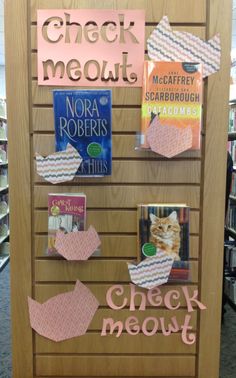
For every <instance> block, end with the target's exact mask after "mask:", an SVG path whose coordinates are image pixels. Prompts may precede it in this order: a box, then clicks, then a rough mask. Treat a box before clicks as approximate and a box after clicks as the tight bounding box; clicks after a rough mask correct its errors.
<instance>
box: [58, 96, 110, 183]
mask: <svg viewBox="0 0 236 378" xmlns="http://www.w3.org/2000/svg"><path fill="white" fill-rule="evenodd" d="M53 108H54V126H55V138H56V151H62V150H65V149H66V146H67V143H70V144H71V145H72V146H74V147H75V148H76V149H77V150H78V152H79V153H80V155H81V157H82V159H83V161H82V163H81V165H80V167H79V169H78V171H77V174H76V175H77V176H109V175H111V170H112V128H111V123H112V120H111V90H54V91H53Z"/></svg>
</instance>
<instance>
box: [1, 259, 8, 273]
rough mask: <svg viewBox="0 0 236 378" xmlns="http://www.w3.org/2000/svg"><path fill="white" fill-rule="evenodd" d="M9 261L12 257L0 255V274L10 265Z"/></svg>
mask: <svg viewBox="0 0 236 378" xmlns="http://www.w3.org/2000/svg"><path fill="white" fill-rule="evenodd" d="M9 260H10V255H5V256H1V255H0V272H1V270H3V269H4V267H5V266H6V265H7V264H8V262H9Z"/></svg>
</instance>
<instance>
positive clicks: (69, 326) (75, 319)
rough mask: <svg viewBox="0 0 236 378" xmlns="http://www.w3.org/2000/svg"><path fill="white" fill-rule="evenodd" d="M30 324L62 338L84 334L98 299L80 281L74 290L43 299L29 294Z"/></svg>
mask: <svg viewBox="0 0 236 378" xmlns="http://www.w3.org/2000/svg"><path fill="white" fill-rule="evenodd" d="M28 305H29V316H30V325H31V327H32V328H33V329H34V330H35V331H36V332H37V333H38V334H39V335H41V336H44V337H47V338H48V339H50V340H53V341H62V340H66V339H70V338H72V337H76V336H81V335H84V334H85V333H86V331H87V329H88V327H89V324H90V323H91V321H92V319H93V316H94V315H95V312H96V311H97V309H98V306H99V303H98V301H97V299H96V298H95V296H94V295H93V294H92V293H91V291H90V290H89V289H88V288H87V287H86V286H85V285H83V284H82V283H81V282H80V281H77V282H76V285H75V287H74V290H73V291H69V292H67V293H63V294H59V295H56V296H55V297H52V298H50V299H48V300H47V301H46V302H44V303H42V304H41V303H38V302H37V301H35V300H33V299H31V298H30V297H28Z"/></svg>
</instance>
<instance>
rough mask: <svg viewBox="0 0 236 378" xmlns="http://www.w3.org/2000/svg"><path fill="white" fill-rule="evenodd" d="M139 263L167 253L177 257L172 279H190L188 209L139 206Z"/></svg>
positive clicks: (177, 206)
mask: <svg viewBox="0 0 236 378" xmlns="http://www.w3.org/2000/svg"><path fill="white" fill-rule="evenodd" d="M137 210H138V261H141V260H144V259H145V258H147V257H151V256H154V255H156V254H158V251H160V250H161V251H164V252H166V253H168V254H170V255H172V256H173V257H174V264H173V267H172V270H171V273H170V277H169V280H180V281H187V280H188V279H189V262H188V261H189V211H190V209H189V207H188V206H186V205H185V204H140V205H138V209H137Z"/></svg>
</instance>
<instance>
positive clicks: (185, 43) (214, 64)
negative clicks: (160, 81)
mask: <svg viewBox="0 0 236 378" xmlns="http://www.w3.org/2000/svg"><path fill="white" fill-rule="evenodd" d="M147 47H148V56H149V58H150V59H153V60H156V61H164V62H194V63H202V66H203V77H207V76H209V75H211V74H213V73H214V72H216V71H218V70H219V69H220V57H221V47H220V36H219V34H216V35H215V36H214V37H213V38H211V39H209V41H203V40H202V39H200V38H199V37H196V36H195V35H193V34H191V33H187V32H182V31H181V32H180V31H172V28H171V26H170V24H169V20H168V17H167V16H164V17H163V18H162V19H161V21H160V22H159V24H158V25H157V26H156V28H155V29H154V30H153V32H152V33H151V35H150V37H149V38H148V40H147Z"/></svg>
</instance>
